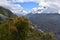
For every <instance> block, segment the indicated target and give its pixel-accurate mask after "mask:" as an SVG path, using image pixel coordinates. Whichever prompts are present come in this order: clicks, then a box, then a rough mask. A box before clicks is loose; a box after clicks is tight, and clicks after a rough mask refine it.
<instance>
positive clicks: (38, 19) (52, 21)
mask: <svg viewBox="0 0 60 40" xmlns="http://www.w3.org/2000/svg"><path fill="white" fill-rule="evenodd" d="M27 16H28V19H29V20H30V21H31V22H32V24H34V25H36V26H37V28H38V29H42V30H43V31H44V32H47V33H48V32H53V33H54V34H55V35H56V38H57V40H60V14H57V13H56V14H51V13H50V14H28V15H27Z"/></svg>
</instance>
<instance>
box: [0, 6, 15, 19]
mask: <svg viewBox="0 0 60 40" xmlns="http://www.w3.org/2000/svg"><path fill="white" fill-rule="evenodd" d="M0 14H2V15H4V16H7V17H9V18H13V17H16V15H15V14H13V13H12V12H11V11H10V10H8V9H6V8H4V7H1V6H0Z"/></svg>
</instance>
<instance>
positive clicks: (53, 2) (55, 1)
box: [0, 0, 60, 14]
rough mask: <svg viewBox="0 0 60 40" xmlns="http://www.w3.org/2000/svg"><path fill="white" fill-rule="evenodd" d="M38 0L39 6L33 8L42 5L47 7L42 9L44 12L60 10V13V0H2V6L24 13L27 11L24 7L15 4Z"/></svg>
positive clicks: (0, 3)
mask: <svg viewBox="0 0 60 40" xmlns="http://www.w3.org/2000/svg"><path fill="white" fill-rule="evenodd" d="M31 1H32V2H37V3H39V7H38V8H33V9H35V10H37V9H39V8H40V7H41V8H42V7H46V9H44V10H42V11H43V12H47V13H48V12H50V13H51V12H59V13H60V11H59V10H60V0H0V6H3V7H5V8H8V9H10V10H11V11H12V12H13V13H16V14H24V12H25V13H27V11H25V10H23V7H22V6H21V5H20V4H15V3H17V2H31ZM22 12H23V13H22Z"/></svg>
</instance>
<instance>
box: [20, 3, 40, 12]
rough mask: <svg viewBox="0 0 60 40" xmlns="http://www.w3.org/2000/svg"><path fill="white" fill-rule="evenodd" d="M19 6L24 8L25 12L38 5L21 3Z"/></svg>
mask: <svg viewBox="0 0 60 40" xmlns="http://www.w3.org/2000/svg"><path fill="white" fill-rule="evenodd" d="M20 5H21V6H22V7H23V8H24V10H27V11H29V10H31V9H32V8H36V7H38V6H39V4H38V3H36V2H22V3H20Z"/></svg>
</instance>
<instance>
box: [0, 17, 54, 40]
mask: <svg viewBox="0 0 60 40" xmlns="http://www.w3.org/2000/svg"><path fill="white" fill-rule="evenodd" d="M0 40H55V38H54V35H53V34H52V33H48V34H47V33H44V32H39V31H38V30H36V29H32V25H31V24H30V22H29V21H28V20H27V19H26V18H25V17H20V18H14V19H13V20H4V21H3V23H1V24H0Z"/></svg>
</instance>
